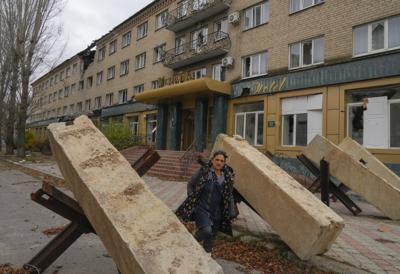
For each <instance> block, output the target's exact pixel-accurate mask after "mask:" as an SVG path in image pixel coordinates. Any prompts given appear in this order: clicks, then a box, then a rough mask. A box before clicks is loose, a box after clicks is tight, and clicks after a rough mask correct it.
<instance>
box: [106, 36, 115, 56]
mask: <svg viewBox="0 0 400 274" xmlns="http://www.w3.org/2000/svg"><path fill="white" fill-rule="evenodd" d="M116 51H117V40H116V39H115V40H114V41H111V42H110V44H109V47H108V52H109V55H111V54H113V53H115V52H116Z"/></svg>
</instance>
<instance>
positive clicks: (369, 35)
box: [352, 15, 400, 58]
mask: <svg viewBox="0 0 400 274" xmlns="http://www.w3.org/2000/svg"><path fill="white" fill-rule="evenodd" d="M395 17H399V18H400V15H397V16H391V17H386V18H382V19H379V20H376V21H373V22H369V23H366V24H362V25H357V26H355V27H353V32H352V42H353V58H357V57H362V56H367V55H371V54H377V53H381V52H387V51H392V50H397V49H400V45H399V46H397V47H391V48H390V47H389V20H390V19H391V18H395ZM379 22H384V28H385V30H384V37H383V44H384V47H383V48H382V49H377V50H372V25H373V24H375V23H379ZM365 26H367V27H368V32H367V40H368V42H367V43H368V45H367V52H365V53H360V54H355V42H356V41H355V39H354V31H355V30H356V29H358V28H361V27H365ZM399 27H400V26H399Z"/></svg>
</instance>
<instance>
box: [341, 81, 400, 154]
mask: <svg viewBox="0 0 400 274" xmlns="http://www.w3.org/2000/svg"><path fill="white" fill-rule="evenodd" d="M399 105H400V87H383V88H376V89H369V90H357V91H349V92H348V93H347V136H349V137H351V138H352V139H354V140H355V141H357V142H358V143H359V144H361V145H363V146H364V147H367V148H399V147H400V123H399V120H398V118H397V117H399V115H400V110H399V108H400V107H399Z"/></svg>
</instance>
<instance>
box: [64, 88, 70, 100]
mask: <svg viewBox="0 0 400 274" xmlns="http://www.w3.org/2000/svg"><path fill="white" fill-rule="evenodd" d="M68 96H69V86H68V87H65V88H64V97H68Z"/></svg>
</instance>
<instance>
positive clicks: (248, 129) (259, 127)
mask: <svg viewBox="0 0 400 274" xmlns="http://www.w3.org/2000/svg"><path fill="white" fill-rule="evenodd" d="M235 134H236V135H239V136H241V137H242V138H244V139H246V140H247V141H248V142H249V143H250V144H251V145H255V146H260V145H262V144H263V143H264V141H263V140H264V102H258V103H251V104H242V105H237V106H236V107H235Z"/></svg>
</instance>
